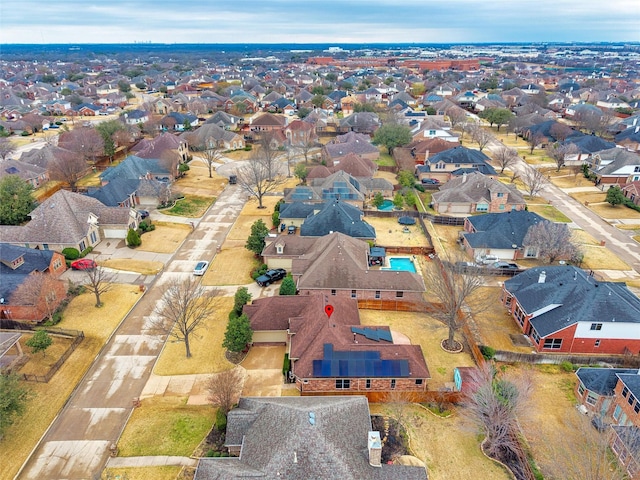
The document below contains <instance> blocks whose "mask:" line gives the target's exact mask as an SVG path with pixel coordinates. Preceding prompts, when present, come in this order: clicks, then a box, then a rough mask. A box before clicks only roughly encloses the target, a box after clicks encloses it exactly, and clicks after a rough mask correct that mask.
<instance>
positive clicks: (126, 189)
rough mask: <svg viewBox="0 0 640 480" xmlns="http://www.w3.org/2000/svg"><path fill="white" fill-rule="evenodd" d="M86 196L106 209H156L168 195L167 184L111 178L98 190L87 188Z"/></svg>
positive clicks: (151, 180)
mask: <svg viewBox="0 0 640 480" xmlns="http://www.w3.org/2000/svg"><path fill="white" fill-rule="evenodd" d="M87 195H88V196H89V197H91V198H95V199H96V200H99V201H100V202H101V203H103V204H104V205H106V206H108V207H138V206H142V207H149V208H153V207H156V206H157V205H158V204H160V203H165V202H166V201H167V200H168V199H169V197H170V195H171V189H170V187H169V184H168V183H166V182H161V181H159V180H155V179H147V178H123V177H116V178H112V179H111V180H110V181H109V183H107V184H106V185H103V186H101V187H100V188H89V190H88V192H87Z"/></svg>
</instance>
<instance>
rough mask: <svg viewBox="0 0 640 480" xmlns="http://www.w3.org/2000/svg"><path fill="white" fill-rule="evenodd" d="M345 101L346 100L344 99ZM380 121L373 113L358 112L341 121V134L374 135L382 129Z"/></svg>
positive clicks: (346, 116)
mask: <svg viewBox="0 0 640 480" xmlns="http://www.w3.org/2000/svg"><path fill="white" fill-rule="evenodd" d="M343 100H344V99H343ZM380 125H381V123H380V119H379V118H378V115H376V114H375V113H373V112H356V113H352V114H351V115H345V117H344V118H342V119H341V120H340V126H339V130H340V131H341V132H356V133H365V134H367V135H372V134H373V133H374V132H375V131H376V130H377V129H378V128H379V127H380Z"/></svg>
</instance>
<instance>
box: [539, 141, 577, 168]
mask: <svg viewBox="0 0 640 480" xmlns="http://www.w3.org/2000/svg"><path fill="white" fill-rule="evenodd" d="M577 153H579V150H578V147H576V146H575V145H574V144H573V143H564V144H560V143H554V144H552V145H551V146H550V147H549V148H548V149H547V155H549V157H551V158H553V161H554V162H555V163H556V172H559V171H560V169H561V168H562V167H564V163H565V161H566V159H567V157H569V156H571V155H575V154H577Z"/></svg>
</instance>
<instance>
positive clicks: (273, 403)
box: [194, 396, 427, 480]
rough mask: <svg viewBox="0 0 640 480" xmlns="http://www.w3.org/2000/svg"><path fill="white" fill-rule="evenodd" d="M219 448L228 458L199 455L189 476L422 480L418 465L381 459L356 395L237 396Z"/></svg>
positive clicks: (207, 479)
mask: <svg viewBox="0 0 640 480" xmlns="http://www.w3.org/2000/svg"><path fill="white" fill-rule="evenodd" d="M274 439H277V441H274ZM225 446H227V448H228V449H229V452H230V453H231V454H232V455H234V456H231V457H226V458H225V457H223V458H201V459H200V460H199V463H198V467H197V469H196V472H195V477H194V478H195V480H215V479H228V480H234V479H241V478H242V479H244V478H247V477H262V478H279V477H280V476H283V477H286V478H289V479H291V480H306V479H310V478H322V479H326V480H338V479H339V480H356V479H362V478H366V479H370V480H386V479H390V478H402V479H404V480H427V473H426V470H425V468H424V467H423V466H406V465H399V464H393V465H389V464H386V463H383V462H382V461H381V451H382V443H381V441H380V432H377V431H373V428H372V426H371V412H370V411H369V406H368V404H367V399H366V398H365V397H362V396H332V397H327V396H310V397H271V398H270V397H254V398H246V397H245V398H240V401H239V402H238V406H237V408H235V409H233V410H231V411H230V412H229V415H228V417H227V431H226V436H225Z"/></svg>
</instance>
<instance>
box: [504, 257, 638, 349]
mask: <svg viewBox="0 0 640 480" xmlns="http://www.w3.org/2000/svg"><path fill="white" fill-rule="evenodd" d="M501 301H502V304H503V305H504V306H505V307H506V308H507V310H508V311H509V313H510V314H511V315H512V316H513V319H514V320H515V321H516V323H517V324H518V325H519V326H520V329H521V330H522V333H524V334H525V335H526V336H527V337H529V339H530V340H531V342H532V344H533V347H534V348H535V350H536V351H538V352H553V353H585V354H607V355H622V354H629V353H631V354H633V355H637V354H638V353H640V299H639V298H638V297H636V296H635V295H634V294H633V293H632V292H631V291H630V290H629V289H627V287H626V285H625V284H624V283H620V282H600V281H598V280H596V279H595V278H594V277H592V276H591V275H589V274H588V273H587V272H585V271H584V270H581V269H579V268H577V267H574V266H569V265H563V266H546V267H537V268H530V269H528V270H527V271H525V272H523V273H520V274H518V275H516V276H515V277H513V278H511V279H509V280H507V281H505V282H504V285H503V290H502V298H501Z"/></svg>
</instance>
